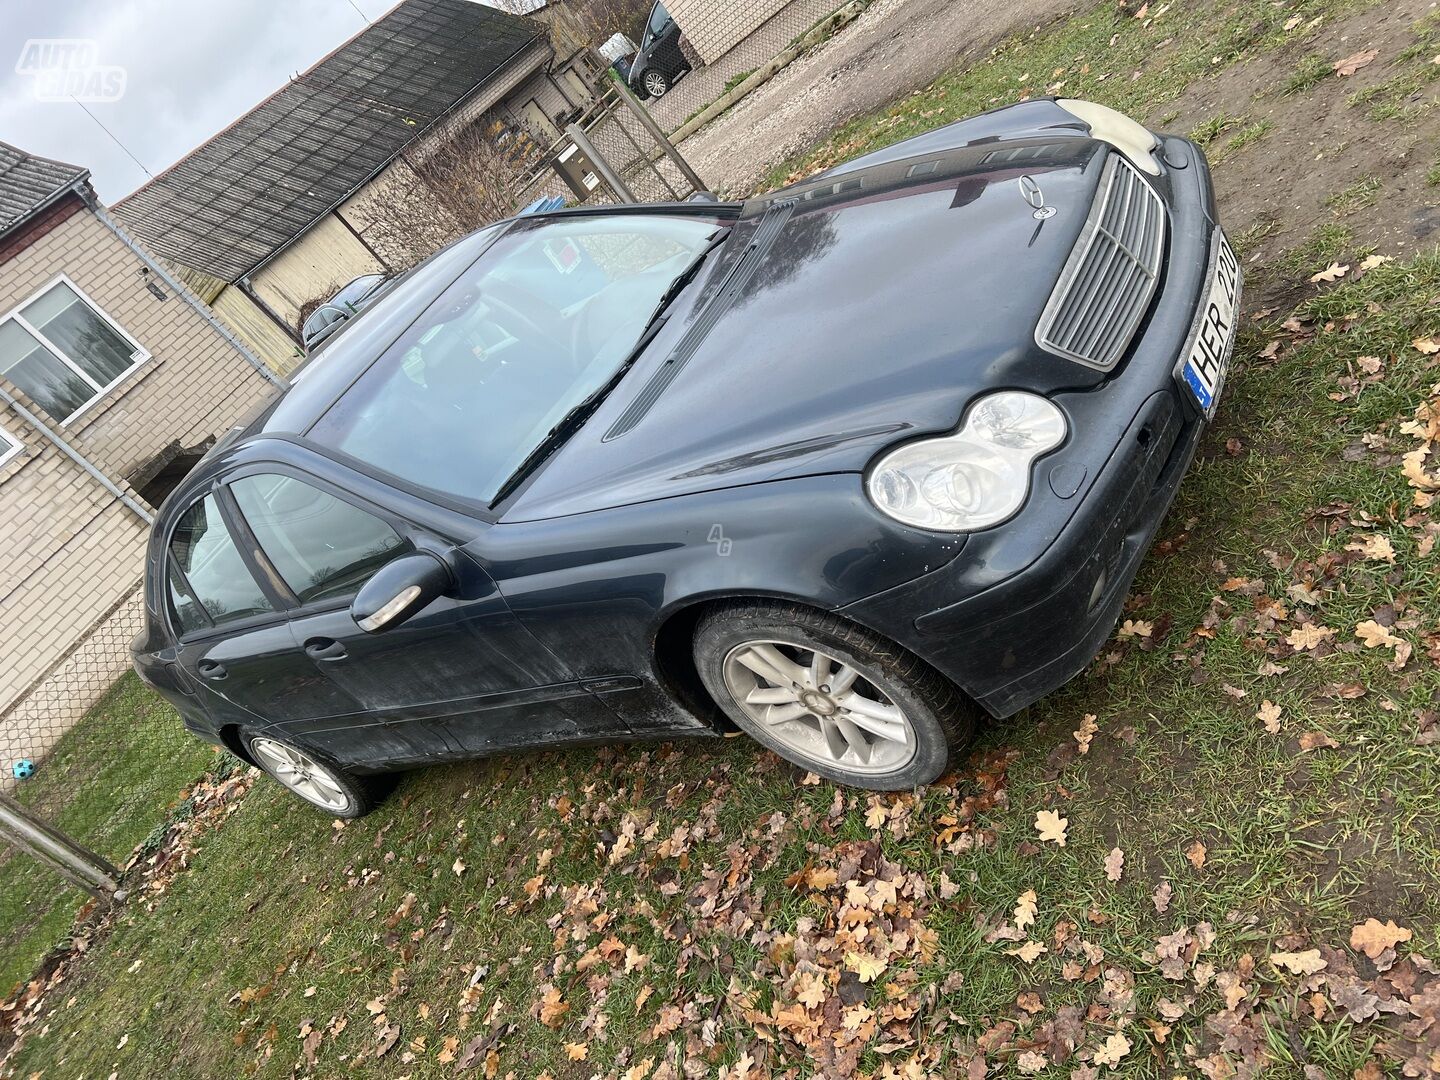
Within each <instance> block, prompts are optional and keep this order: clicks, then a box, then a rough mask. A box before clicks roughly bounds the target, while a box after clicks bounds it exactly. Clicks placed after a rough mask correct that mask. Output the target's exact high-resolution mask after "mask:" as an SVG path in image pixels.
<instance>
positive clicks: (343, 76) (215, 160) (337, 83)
mask: <svg viewBox="0 0 1440 1080" xmlns="http://www.w3.org/2000/svg"><path fill="white" fill-rule="evenodd" d="M543 30H544V28H543V27H542V26H541V25H540V24H539V23H536V22H534V21H533V20H531V19H525V18H520V17H517V16H513V15H507V14H504V13H503V12H500V11H497V10H495V9H494V8H491V7H486V6H484V5H483V4H479V3H474V2H472V0H404V2H403V3H401V4H400V5H399V6H397V7H396V8H395V9H394V10H392V11H391V12H390V13H389V14H387V15H385V16H384V17H383V18H381V19H379V20H378V21H377V22H375V23H374V24H373V25H371V26H370V27H369V28H368V29H366V30H365V31H363V32H362V33H360V34H357V35H356V36H355V37H353V38H351V39H350V40H349V41H347V42H346V43H345V44H344V45H342V46H340V48H338V49H336V50H335V51H334V52H333V53H331V54H330V55H329V56H327V57H326V58H325V59H324V60H321V61H320V62H319V63H318V64H316V65H315V66H314V67H312V68H311V69H310V70H309V71H306V72H305V73H304V74H302V75H300V76H298V77H297V78H295V79H294V80H292V81H291V82H290V83H288V84H287V85H286V86H284V87H283V88H282V89H280V90H278V91H276V92H275V93H274V94H272V95H271V96H270V97H269V98H267V99H266V100H265V101H263V102H261V103H260V104H259V105H258V106H256V107H255V108H254V109H252V110H251V111H250V112H248V113H246V114H245V115H244V116H242V117H240V118H239V119H238V120H236V121H235V122H234V123H233V124H231V125H230V126H229V127H228V128H226V129H225V130H224V131H222V132H220V133H219V134H218V135H216V136H215V137H214V138H212V139H210V140H209V141H208V142H206V143H204V144H203V145H201V146H199V147H197V148H196V149H195V150H193V151H191V152H190V153H189V154H187V155H186V156H185V157H183V158H181V159H180V160H179V161H177V162H176V163H175V164H174V165H172V166H171V167H170V168H168V169H166V170H165V171H164V172H163V173H161V174H160V175H159V176H157V177H156V178H155V179H154V180H152V181H150V183H148V184H146V185H145V186H144V187H142V188H140V189H139V190H138V191H136V192H134V193H133V194H131V195H129V196H127V197H126V198H124V199H122V200H121V201H120V202H119V203H117V204H116V205H115V207H114V210H115V213H116V214H117V215H119V216H120V218H121V219H122V220H123V221H124V223H125V225H126V226H127V227H128V228H129V229H130V231H131V232H133V233H134V234H135V235H136V236H137V237H139V239H140V240H141V241H143V242H144V243H145V245H146V246H147V247H149V248H150V249H151V250H152V251H154V252H156V253H158V254H160V255H163V256H165V257H166V258H167V259H170V260H171V261H173V262H176V263H179V264H180V265H182V266H187V267H190V268H192V269H195V270H201V271H204V272H205V273H207V274H210V275H213V276H214V277H217V278H221V279H223V280H225V281H232V282H233V281H236V280H238V279H239V278H241V277H243V276H244V275H245V274H246V273H247V272H249V271H250V270H252V269H253V268H254V267H255V266H257V265H258V264H260V263H261V262H264V261H265V260H266V259H267V258H269V257H270V256H271V255H272V254H274V253H275V252H276V251H278V250H279V249H280V248H282V247H284V246H285V245H286V244H288V243H289V242H290V241H291V240H293V239H294V238H295V237H297V236H299V235H300V234H301V233H303V232H304V231H305V230H306V229H307V228H309V227H310V225H312V224H313V223H314V222H315V221H316V220H317V219H319V218H320V217H322V216H323V215H325V214H326V213H328V212H329V211H330V210H332V209H333V208H334V207H335V206H337V205H338V204H339V203H341V202H342V201H343V200H344V199H345V197H346V196H347V195H349V194H350V193H351V192H352V191H354V190H355V189H356V188H357V187H359V186H360V185H361V184H363V183H364V182H365V181H366V180H368V179H369V178H370V177H371V176H373V175H374V174H375V173H377V172H379V171H380V169H382V168H384V167H385V165H387V164H388V163H389V162H390V161H391V160H393V159H394V158H395V157H396V156H398V155H399V153H400V152H401V151H402V150H403V149H405V147H406V146H407V145H409V144H410V143H411V142H412V141H413V140H414V139H416V138H417V137H418V136H420V135H421V134H422V133H424V131H425V130H426V129H427V127H429V126H430V125H431V124H432V123H433V122H435V121H436V120H437V119H439V118H441V117H443V116H444V115H445V114H446V112H447V111H448V110H450V109H452V108H453V107H454V106H455V105H456V104H458V103H459V102H461V101H463V100H464V99H465V98H466V97H467V96H468V95H469V94H470V93H471V92H472V91H474V90H475V89H476V88H477V87H479V86H480V85H481V84H483V83H485V82H486V81H487V80H488V79H490V78H491V76H493V75H495V74H497V73H498V72H499V71H501V70H502V69H503V68H504V67H505V66H506V64H507V62H508V61H509V60H510V59H512V58H513V57H514V56H515V55H516V54H517V53H519V52H521V51H522V50H524V49H525V48H526V47H527V46H529V45H530V44H532V43H533V42H534V41H535V40H536V39H537V38H539V37H540V36H541V35H542V33H543Z"/></svg>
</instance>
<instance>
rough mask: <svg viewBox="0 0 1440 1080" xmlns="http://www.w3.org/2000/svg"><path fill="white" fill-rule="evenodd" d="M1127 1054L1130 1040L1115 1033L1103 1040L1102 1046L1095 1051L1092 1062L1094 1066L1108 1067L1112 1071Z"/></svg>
mask: <svg viewBox="0 0 1440 1080" xmlns="http://www.w3.org/2000/svg"><path fill="white" fill-rule="evenodd" d="M1128 1053H1130V1040H1129V1039H1127V1038H1126V1037H1125V1036H1124V1035H1122V1034H1121V1033H1120V1032H1118V1031H1117V1032H1116V1033H1115V1034H1114V1035H1111V1036H1110V1037H1109V1038H1108V1039H1106V1040H1105V1045H1104V1046H1102V1047H1100V1049H1099V1050H1096V1051H1095V1057H1094V1059H1093V1060H1094V1062H1095V1064H1096V1065H1108V1066H1109V1067H1110V1068H1112V1069H1113V1068H1115V1067H1116V1066H1117V1065H1119V1064H1120V1059H1121V1058H1123V1057H1124V1056H1125V1055H1126V1054H1128Z"/></svg>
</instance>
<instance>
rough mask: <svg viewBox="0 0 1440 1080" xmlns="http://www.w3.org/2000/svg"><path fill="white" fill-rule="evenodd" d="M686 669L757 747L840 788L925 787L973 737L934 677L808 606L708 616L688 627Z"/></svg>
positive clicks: (970, 717)
mask: <svg viewBox="0 0 1440 1080" xmlns="http://www.w3.org/2000/svg"><path fill="white" fill-rule="evenodd" d="M695 662H696V666H697V667H698V669H699V672H700V677H701V680H702V681H703V682H704V683H705V686H706V689H708V690H709V691H710V693H711V695H712V696H713V697H714V698H715V700H716V701H717V702H718V703H719V704H720V707H721V708H723V709H724V710H725V712H726V714H727V715H729V717H730V718H731V719H732V720H734V721H735V723H736V724H737V725H739V726H740V728H741V729H742V730H744V731H745V732H746V733H747V734H749V735H750V736H751V737H752V738H753V739H755V741H756V742H759V743H761V744H762V745H764V746H766V747H768V748H769V749H771V750H773V751H774V752H775V753H777V754H779V755H780V756H781V757H782V758H784V759H785V760H786V761H789V762H790V763H791V764H793V765H797V766H799V767H800V768H803V769H807V770H810V771H812V772H815V773H818V774H819V775H821V776H824V777H826V778H828V779H830V780H834V781H836V782H837V783H841V784H849V785H852V786H854V787H861V788H869V789H871V790H876V791H899V790H903V789H907V788H913V787H919V786H921V785H923V784H927V783H929V782H930V781H932V780H934V779H935V778H936V777H938V776H940V775H941V774H942V773H943V772H944V771H945V768H946V766H947V765H948V763H949V760H950V755H951V753H952V751H954V750H956V749H958V748H959V747H961V746H963V745H964V744H965V743H966V742H968V741H969V739H970V736H971V733H972V731H973V729H974V714H973V709H972V707H971V706H970V705H969V704H968V703H967V702H966V701H965V700H964V699H963V698H962V697H961V695H960V693H959V692H958V691H957V690H956V689H955V687H954V686H953V685H952V684H951V683H950V682H949V681H948V680H946V679H945V678H944V677H943V676H941V675H940V674H939V673H938V672H936V671H935V670H934V669H933V668H931V667H929V666H928V665H926V664H925V663H924V662H923V661H922V660H920V659H919V658H918V657H915V656H912V655H911V654H910V653H908V652H906V651H905V650H904V649H902V648H901V647H900V646H898V645H896V644H894V643H893V642H891V641H888V640H886V639H885V638H883V637H881V636H879V635H878V634H874V633H872V632H870V631H868V630H866V629H864V628H862V627H858V626H855V625H853V624H851V623H848V622H846V621H845V620H843V619H840V618H837V617H836V616H834V615H829V614H827V613H825V612H819V611H814V610H811V609H809V608H803V607H799V606H796V605H791V604H782V603H776V602H756V603H743V604H731V605H726V606H724V607H721V608H716V609H715V610H713V611H711V612H710V613H708V614H707V615H705V616H704V617H703V618H702V619H701V621H700V625H699V626H698V627H697V629H696V633H695Z"/></svg>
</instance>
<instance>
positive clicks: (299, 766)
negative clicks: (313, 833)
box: [250, 738, 350, 814]
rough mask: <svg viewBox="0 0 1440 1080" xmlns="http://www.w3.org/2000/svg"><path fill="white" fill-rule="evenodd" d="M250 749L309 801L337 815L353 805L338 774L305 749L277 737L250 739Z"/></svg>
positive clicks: (271, 772) (267, 766)
mask: <svg viewBox="0 0 1440 1080" xmlns="http://www.w3.org/2000/svg"><path fill="white" fill-rule="evenodd" d="M250 750H251V752H252V753H254V755H255V757H256V758H257V759H258V760H259V762H260V764H261V765H263V766H264V767H265V771H266V772H268V773H269V774H270V775H271V776H273V777H274V778H275V779H276V780H278V781H280V783H281V784H283V785H284V786H285V787H287V788H289V789H290V790H291V791H293V792H294V793H295V794H296V795H299V796H300V797H301V798H302V799H304V800H305V801H306V802H312V803H314V804H315V805H316V806H319V807H321V808H322V809H325V810H329V811H330V812H331V813H334V814H338V813H342V812H344V811H345V810H348V809H349V807H350V796H349V795H347V794H346V793H345V789H344V788H343V787H341V785H340V783H339V782H338V781H337V780H336V778H335V774H334V773H332V772H331V771H330V770H329V769H328V768H326V767H325V766H324V765H322V764H320V763H319V762H318V761H316V760H315V759H314V758H312V757H311V756H310V755H309V754H307V753H305V752H304V751H303V750H297V749H296V748H295V747H293V746H289V745H287V744H286V743H282V742H277V741H276V740H274V739H266V738H258V739H253V740H251V743H250Z"/></svg>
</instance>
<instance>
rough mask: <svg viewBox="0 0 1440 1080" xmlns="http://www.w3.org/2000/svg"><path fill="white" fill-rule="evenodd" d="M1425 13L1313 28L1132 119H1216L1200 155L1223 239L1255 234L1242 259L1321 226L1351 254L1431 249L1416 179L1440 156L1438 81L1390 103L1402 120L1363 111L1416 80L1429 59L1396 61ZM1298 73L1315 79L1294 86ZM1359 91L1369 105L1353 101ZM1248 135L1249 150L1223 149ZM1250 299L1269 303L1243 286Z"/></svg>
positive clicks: (1434, 211)
mask: <svg viewBox="0 0 1440 1080" xmlns="http://www.w3.org/2000/svg"><path fill="white" fill-rule="evenodd" d="M1434 10H1435V8H1434V5H1433V4H1431V3H1429V0H1397V2H1395V3H1390V4H1386V5H1381V6H1377V7H1373V8H1370V9H1368V10H1366V11H1363V12H1360V13H1358V14H1356V15H1353V16H1350V17H1349V18H1345V19H1338V20H1336V21H1335V22H1334V24H1333V25H1332V26H1329V27H1328V28H1326V27H1325V26H1324V25H1323V24H1322V25H1321V27H1320V28H1319V32H1318V33H1316V34H1312V35H1310V36H1309V37H1307V38H1300V37H1297V40H1296V41H1295V43H1294V44H1293V45H1289V46H1285V47H1282V48H1281V49H1280V50H1278V51H1276V52H1271V53H1268V54H1266V55H1264V56H1261V57H1259V58H1257V59H1254V60H1251V61H1249V62H1247V63H1242V64H1239V65H1236V66H1234V67H1231V68H1228V69H1226V70H1225V71H1224V72H1223V73H1221V74H1219V75H1218V76H1216V77H1215V78H1213V79H1207V80H1203V81H1200V82H1197V83H1195V84H1193V85H1192V86H1191V87H1190V88H1189V89H1188V90H1187V91H1186V92H1185V94H1184V95H1183V96H1182V97H1181V98H1180V100H1179V101H1177V102H1175V103H1172V104H1170V105H1167V106H1164V107H1161V108H1159V109H1157V110H1156V114H1155V115H1151V116H1147V117H1145V118H1144V119H1145V120H1146V121H1147V122H1148V123H1149V124H1150V125H1152V126H1156V127H1160V128H1163V129H1164V130H1168V131H1175V132H1180V133H1183V134H1190V133H1192V132H1195V131H1196V130H1197V129H1202V128H1205V127H1206V125H1209V127H1210V128H1214V127H1219V126H1220V125H1221V124H1222V123H1223V127H1221V130H1219V132H1218V134H1216V135H1215V136H1214V137H1213V138H1212V139H1211V140H1210V141H1209V142H1208V144H1207V145H1206V152H1207V154H1208V155H1210V156H1211V158H1212V159H1214V160H1215V162H1216V163H1215V167H1214V175H1215V191H1216V196H1217V198H1218V200H1219V204H1220V206H1221V207H1222V208H1223V210H1224V217H1225V226H1226V229H1227V231H1228V232H1229V233H1230V234H1231V236H1232V237H1240V236H1244V235H1245V234H1246V233H1247V231H1248V230H1252V229H1253V230H1254V233H1253V234H1252V236H1253V239H1254V242H1252V243H1251V244H1250V245H1248V248H1249V250H1248V251H1247V253H1246V256H1245V257H1246V259H1247V261H1248V262H1249V263H1251V264H1259V263H1265V262H1269V261H1271V260H1273V259H1274V258H1276V257H1277V256H1278V255H1280V254H1281V253H1282V252H1285V251H1287V250H1290V249H1293V248H1296V247H1298V246H1299V245H1301V244H1303V243H1304V242H1305V241H1306V240H1307V239H1308V238H1309V237H1310V236H1311V235H1312V233H1313V232H1314V231H1315V230H1316V229H1317V228H1320V227H1322V226H1327V225H1329V226H1337V227H1341V228H1344V229H1346V230H1348V231H1349V232H1350V233H1351V234H1352V235H1353V243H1352V244H1351V247H1352V249H1365V248H1374V249H1376V250H1378V251H1380V252H1383V253H1384V254H1387V255H1392V256H1394V257H1396V258H1405V257H1407V256H1409V255H1412V254H1414V253H1415V251H1417V250H1418V249H1420V248H1422V247H1428V246H1430V245H1433V244H1434V243H1435V239H1436V235H1437V233H1436V230H1437V227H1440V205H1437V204H1440V187H1432V186H1430V185H1429V183H1428V182H1427V174H1428V173H1429V171H1430V170H1431V169H1432V168H1433V167H1434V166H1435V165H1436V162H1437V155H1440V109H1437V108H1435V105H1436V104H1437V101H1440V98H1437V92H1440V79H1436V80H1434V81H1431V82H1428V83H1425V84H1422V85H1420V86H1418V87H1417V88H1415V90H1414V92H1412V93H1408V94H1402V96H1401V100H1399V101H1396V102H1393V104H1394V105H1395V107H1396V110H1397V111H1398V112H1399V113H1400V115H1397V116H1395V117H1393V118H1387V119H1375V118H1372V116H1371V115H1370V113H1371V110H1372V109H1375V108H1376V107H1377V106H1376V104H1375V103H1376V102H1377V101H1386V102H1388V101H1390V98H1391V97H1392V94H1391V93H1385V92H1384V91H1385V90H1386V88H1387V87H1391V88H1395V90H1396V91H1404V90H1405V89H1407V87H1406V86H1405V84H1404V82H1403V80H1405V79H1406V78H1407V77H1417V79H1418V81H1422V83H1423V78H1424V76H1423V74H1421V73H1422V72H1423V69H1424V67H1425V65H1430V59H1431V56H1432V55H1433V53H1431V52H1425V53H1423V54H1421V55H1419V56H1416V57H1411V58H1408V59H1402V57H1403V55H1404V54H1405V53H1406V51H1407V50H1409V49H1411V47H1412V46H1414V45H1416V44H1417V43H1419V42H1420V41H1421V40H1422V39H1421V38H1420V36H1419V35H1418V34H1417V33H1416V31H1415V29H1414V27H1415V24H1416V23H1417V22H1419V21H1420V20H1421V19H1422V18H1425V17H1426V16H1427V15H1432V13H1433V12H1434ZM1299 32H1300V29H1299V28H1297V34H1298V33H1299ZM1369 50H1375V51H1376V53H1377V55H1376V57H1375V59H1374V60H1373V61H1371V62H1370V63H1369V64H1367V65H1366V66H1364V67H1362V68H1361V69H1360V70H1358V71H1357V72H1356V73H1355V74H1354V75H1352V76H1350V77H1346V78H1342V77H1340V76H1338V75H1336V74H1335V73H1334V71H1333V64H1334V63H1335V62H1337V61H1339V60H1341V59H1343V58H1345V57H1349V56H1353V55H1355V54H1357V53H1364V52H1368V51H1369ZM1435 52H1440V47H1437V48H1436V50H1435ZM1430 66H1432V67H1434V66H1435V65H1430ZM1437 71H1440V68H1437ZM1307 72H1308V73H1309V78H1311V79H1313V80H1314V81H1313V84H1311V85H1309V86H1304V85H1303V84H1304V83H1305V82H1308V81H1309V79H1307V78H1306V73H1307ZM1287 90H1288V91H1289V92H1287ZM1367 93H1368V94H1370V95H1373V97H1371V99H1370V100H1368V101H1367V100H1361V99H1362V98H1364V96H1365V95H1366V94H1367ZM1262 128H1263V134H1259V135H1253V133H1254V132H1256V131H1259V130H1261V129H1262ZM1247 132H1250V133H1252V137H1253V141H1249V142H1248V143H1246V144H1245V145H1242V146H1237V148H1236V149H1234V150H1228V148H1229V147H1230V146H1231V145H1232V144H1234V143H1242V142H1245V140H1246V138H1247V135H1246V133H1247ZM1311 272H1314V271H1313V270H1312V271H1311ZM1254 284H1257V285H1258V284H1260V283H1258V282H1256V283H1254ZM1272 292H1273V290H1272ZM1277 295H1278V294H1277ZM1250 299H1251V301H1252V302H1260V301H1265V302H1267V303H1268V302H1272V300H1273V299H1274V297H1273V296H1270V297H1267V295H1266V293H1265V292H1261V291H1256V290H1255V289H1252V290H1251V293H1250ZM1281 299H1286V298H1281Z"/></svg>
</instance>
